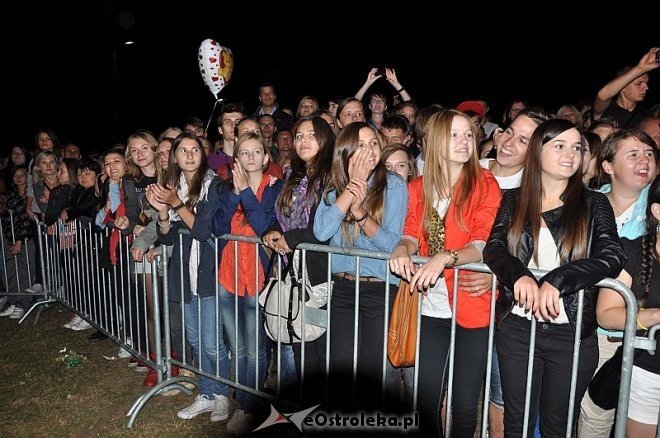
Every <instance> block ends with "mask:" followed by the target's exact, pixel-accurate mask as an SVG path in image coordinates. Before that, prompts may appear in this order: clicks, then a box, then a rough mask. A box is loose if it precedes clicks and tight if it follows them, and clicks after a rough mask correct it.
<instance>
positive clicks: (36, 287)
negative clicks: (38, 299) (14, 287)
mask: <svg viewBox="0 0 660 438" xmlns="http://www.w3.org/2000/svg"><path fill="white" fill-rule="evenodd" d="M43 291H44V288H43V286H42V285H41V284H39V283H34V284H33V285H32V286H30V287H28V288H27V289H25V292H27V293H30V294H40V293H43Z"/></svg>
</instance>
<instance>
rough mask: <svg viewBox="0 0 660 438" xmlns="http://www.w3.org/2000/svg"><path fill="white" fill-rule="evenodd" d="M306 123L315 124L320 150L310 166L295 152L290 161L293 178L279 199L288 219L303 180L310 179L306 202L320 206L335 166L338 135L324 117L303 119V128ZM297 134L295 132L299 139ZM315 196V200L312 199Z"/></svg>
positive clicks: (278, 203)
mask: <svg viewBox="0 0 660 438" xmlns="http://www.w3.org/2000/svg"><path fill="white" fill-rule="evenodd" d="M303 122H312V127H313V128H314V138H316V142H317V143H318V145H319V151H318V153H317V154H316V156H314V158H312V159H311V160H310V161H309V163H305V162H304V161H303V160H301V159H300V157H299V156H298V154H297V153H295V141H296V140H295V139H294V153H293V157H292V158H291V175H289V178H288V179H287V180H286V182H285V183H284V187H282V191H281V192H280V196H279V198H278V199H277V209H278V210H279V211H280V212H281V213H282V214H283V215H284V216H287V217H288V216H289V214H290V213H291V206H292V205H293V192H294V190H295V189H296V187H298V186H299V185H300V181H301V180H302V179H303V178H304V177H305V176H307V194H306V198H305V201H306V202H310V200H311V203H310V205H315V204H317V203H318V201H319V198H320V194H321V193H322V192H323V188H324V187H325V185H326V184H327V183H328V181H329V180H330V168H331V166H332V155H333V152H334V145H335V133H334V132H333V130H332V128H331V127H330V125H329V124H328V122H326V121H325V120H324V119H323V118H321V117H319V116H309V117H303V118H302V119H300V121H299V122H298V126H300V125H301V124H302V123H303ZM297 135H298V134H297V133H296V136H297ZM312 197H313V199H312Z"/></svg>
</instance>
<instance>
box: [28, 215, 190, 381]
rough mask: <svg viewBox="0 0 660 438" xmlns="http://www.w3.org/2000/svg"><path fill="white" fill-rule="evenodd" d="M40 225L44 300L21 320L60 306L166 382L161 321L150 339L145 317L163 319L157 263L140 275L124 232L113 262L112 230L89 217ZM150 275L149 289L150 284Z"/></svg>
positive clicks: (144, 269)
mask: <svg viewBox="0 0 660 438" xmlns="http://www.w3.org/2000/svg"><path fill="white" fill-rule="evenodd" d="M37 225H38V228H39V230H40V232H39V233H38V234H39V237H40V238H41V246H40V257H41V266H42V272H43V287H44V299H43V300H41V301H38V302H37V303H35V304H34V305H33V306H32V307H31V308H30V310H28V311H27V312H26V314H25V316H24V317H23V320H24V319H26V318H27V317H28V316H29V314H30V313H32V312H33V311H38V312H40V311H41V310H42V309H43V308H44V306H50V305H52V304H55V303H57V304H60V305H62V306H64V307H65V308H67V309H68V310H70V311H71V312H73V313H75V315H77V316H79V317H81V318H82V319H84V320H85V321H86V322H87V323H89V324H90V325H91V326H92V327H93V328H95V329H96V330H98V331H99V332H101V333H103V334H104V335H106V336H107V337H108V338H110V339H111V340H112V341H114V342H115V343H116V344H117V345H118V346H119V347H121V348H123V349H125V350H126V351H127V352H128V353H130V354H131V356H132V357H133V358H134V359H135V360H136V361H138V363H141V364H146V366H148V367H151V368H153V369H154V370H155V371H156V373H157V375H158V381H159V382H161V381H163V378H164V374H166V372H168V371H169V368H166V365H165V363H164V362H163V352H162V340H163V336H162V333H161V330H160V324H157V323H156V324H154V333H153V335H152V337H153V341H150V339H149V338H150V336H148V328H147V324H148V321H147V318H146V315H147V314H148V313H149V310H151V313H152V314H153V318H154V320H155V321H160V319H161V312H160V307H161V304H160V299H159V289H160V288H159V280H158V275H152V274H147V273H146V271H147V270H148V269H147V268H149V267H150V268H151V272H152V273H157V272H158V271H157V268H158V267H157V261H154V262H153V263H148V262H146V261H143V262H142V263H140V264H139V265H141V266H142V271H143V273H138V272H137V269H136V266H137V265H138V264H136V263H135V262H133V258H132V256H131V254H130V252H129V250H130V243H131V242H130V239H129V236H122V237H121V238H120V239H119V242H118V260H117V263H116V264H114V265H113V264H111V263H110V261H109V248H108V237H109V230H108V229H106V230H104V231H102V232H99V231H97V228H96V226H95V225H94V224H93V222H91V220H89V221H88V220H76V221H72V222H71V223H69V224H66V225H65V224H63V223H62V222H61V221H58V222H57V223H56V224H55V225H53V226H50V227H46V226H45V225H44V224H43V223H42V222H38V224H37ZM148 276H150V277H151V280H152V281H151V288H148V287H147V285H148V281H147V278H148ZM147 294H151V295H152V302H153V305H152V309H148V305H147V297H146V295H147ZM37 319H38V315H37ZM23 320H21V321H23ZM184 390H185V391H187V392H189V391H188V390H187V389H185V388H184Z"/></svg>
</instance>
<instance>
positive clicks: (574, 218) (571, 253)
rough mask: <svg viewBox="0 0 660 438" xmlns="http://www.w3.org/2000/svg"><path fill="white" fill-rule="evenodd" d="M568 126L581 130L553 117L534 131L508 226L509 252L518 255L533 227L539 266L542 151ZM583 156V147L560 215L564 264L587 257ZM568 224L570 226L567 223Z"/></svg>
mask: <svg viewBox="0 0 660 438" xmlns="http://www.w3.org/2000/svg"><path fill="white" fill-rule="evenodd" d="M569 129H577V130H578V132H580V131H579V129H578V128H576V126H575V125H574V124H573V123H571V122H569V121H568V120H563V119H552V120H548V121H547V122H543V123H542V124H540V125H539V126H538V128H536V130H534V134H532V138H531V139H530V141H529V147H528V149H527V156H526V157H525V166H524V169H525V171H524V172H523V176H522V181H521V182H520V189H519V192H518V198H517V199H516V209H515V212H514V213H513V217H512V219H511V223H510V225H509V232H508V235H507V241H508V248H509V252H510V253H511V254H512V255H514V256H517V255H518V252H519V250H520V240H521V238H522V235H523V233H524V230H525V228H526V227H529V228H531V231H532V238H533V241H534V255H533V257H534V262H535V263H536V264H537V265H538V247H539V233H540V228H541V213H542V212H541V198H542V193H543V185H542V183H541V174H542V168H541V150H542V148H543V146H544V145H545V144H546V143H548V142H549V141H551V140H553V139H554V138H555V137H557V136H559V135H560V134H562V133H563V132H566V131H568V130H569ZM580 136H581V133H580ZM583 155H584V148H581V149H580V159H579V166H578V170H577V171H576V172H575V173H574V174H573V175H572V176H571V177H570V178H569V180H568V183H567V185H566V188H565V189H564V193H563V194H562V195H561V199H562V201H563V202H564V206H563V208H562V212H561V218H560V227H561V229H562V233H561V242H560V244H559V247H558V250H559V257H560V260H561V262H562V263H567V262H570V261H572V260H578V259H584V258H586V257H587V256H588V254H587V250H588V242H587V240H588V234H587V232H588V213H587V212H588V209H587V208H585V194H584V192H585V190H586V189H585V187H584V185H583V183H582V156H583ZM569 224H570V226H568V225H569Z"/></svg>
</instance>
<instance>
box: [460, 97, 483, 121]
mask: <svg viewBox="0 0 660 438" xmlns="http://www.w3.org/2000/svg"><path fill="white" fill-rule="evenodd" d="M456 109H457V110H459V111H463V112H466V111H472V112H475V113H477V114H479V117H481V118H483V117H485V116H486V107H485V106H484V104H483V103H481V102H477V101H476V100H466V101H465V102H461V103H460V104H458V106H457V107H456Z"/></svg>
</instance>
